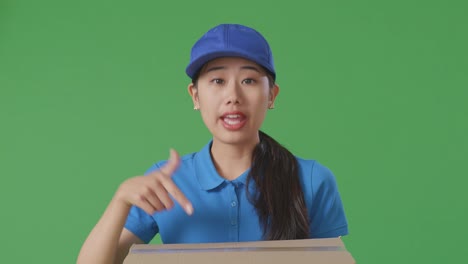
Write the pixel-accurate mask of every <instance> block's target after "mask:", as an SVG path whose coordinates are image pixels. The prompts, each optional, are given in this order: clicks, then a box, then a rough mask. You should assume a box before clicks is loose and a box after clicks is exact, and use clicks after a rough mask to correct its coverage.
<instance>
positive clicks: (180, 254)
mask: <svg viewBox="0 0 468 264" xmlns="http://www.w3.org/2000/svg"><path fill="white" fill-rule="evenodd" d="M149 263H163V264H182V263H190V264H211V263H213V264H214V263H216V264H234V263H236V264H237V263H242V264H267V263H268V264H277V263H288V264H302V263H304V264H305V263H307V264H310V263H314V264H354V263H355V261H354V259H353V257H352V256H351V254H350V253H349V252H348V251H346V248H345V246H344V244H343V242H342V240H341V239H340V238H323V239H301V240H281V241H261V242H234V243H204V244H164V245H133V246H132V247H131V248H130V252H129V254H128V256H127V258H126V259H125V261H124V264H149Z"/></svg>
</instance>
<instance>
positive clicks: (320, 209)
mask: <svg viewBox="0 0 468 264" xmlns="http://www.w3.org/2000/svg"><path fill="white" fill-rule="evenodd" d="M310 220H311V226H312V228H311V230H310V232H311V234H310V236H311V237H312V238H330V237H339V236H344V235H347V234H348V222H347V219H346V216H345V212H344V208H343V203H342V201H341V197H340V194H339V192H338V186H337V183H336V179H335V176H334V175H333V173H332V172H331V171H330V170H329V169H328V168H327V167H325V166H323V165H321V164H320V163H318V162H315V163H314V166H313V168H312V214H311V219H310Z"/></svg>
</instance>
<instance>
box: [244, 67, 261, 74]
mask: <svg viewBox="0 0 468 264" xmlns="http://www.w3.org/2000/svg"><path fill="white" fill-rule="evenodd" d="M241 69H242V70H254V71H256V72H258V73H261V72H260V70H259V69H258V68H257V67H255V66H242V67H241Z"/></svg>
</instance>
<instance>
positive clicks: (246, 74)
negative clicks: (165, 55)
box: [188, 57, 279, 145]
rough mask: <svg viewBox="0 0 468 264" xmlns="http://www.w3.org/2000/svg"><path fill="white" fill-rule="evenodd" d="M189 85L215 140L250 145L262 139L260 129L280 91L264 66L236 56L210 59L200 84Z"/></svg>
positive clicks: (194, 100) (195, 102) (204, 68)
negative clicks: (259, 137)
mask: <svg viewBox="0 0 468 264" xmlns="http://www.w3.org/2000/svg"><path fill="white" fill-rule="evenodd" d="M188 88H189V93H190V95H191V96H192V99H193V103H194V105H195V107H196V108H199V109H200V112H201V116H202V119H203V121H204V122H205V125H206V126H207V127H208V130H209V131H210V132H211V134H212V135H213V140H214V141H220V142H222V143H225V144H247V145H249V144H256V143H257V142H258V130H259V129H260V127H261V125H262V123H263V120H264V119H265V115H266V111H267V110H268V108H269V107H272V106H273V103H274V100H275V98H276V95H277V94H278V92H279V87H278V86H277V85H274V86H273V87H270V84H269V81H268V77H267V73H266V72H265V70H264V69H263V68H262V67H260V66H259V65H258V64H256V63H254V62H252V61H249V60H246V59H242V58H235V57H225V58H219V59H216V60H213V61H210V62H209V63H207V64H206V65H205V66H204V67H203V68H202V70H201V72H200V76H199V78H198V82H197V86H196V87H195V86H194V85H193V84H190V85H189V87H188Z"/></svg>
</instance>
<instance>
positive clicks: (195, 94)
mask: <svg viewBox="0 0 468 264" xmlns="http://www.w3.org/2000/svg"><path fill="white" fill-rule="evenodd" d="M187 88H188V93H189V94H190V97H192V102H193V109H194V110H199V109H200V103H199V102H198V88H197V87H196V86H195V85H194V84H193V83H190V84H189V85H188V87H187Z"/></svg>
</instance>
